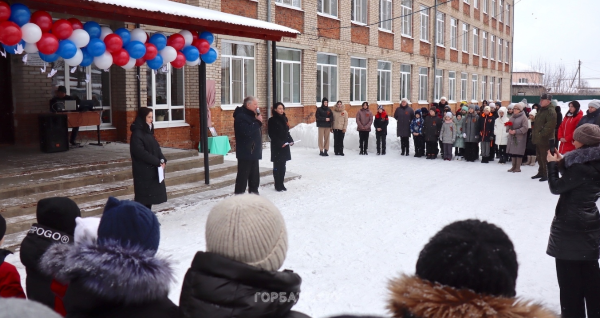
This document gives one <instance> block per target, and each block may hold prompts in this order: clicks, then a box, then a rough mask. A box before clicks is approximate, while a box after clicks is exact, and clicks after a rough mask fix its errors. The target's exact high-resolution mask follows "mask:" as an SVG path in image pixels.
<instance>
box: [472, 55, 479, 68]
mask: <svg viewBox="0 0 600 318" xmlns="http://www.w3.org/2000/svg"><path fill="white" fill-rule="evenodd" d="M479 60H480V58H479V56H476V55H475V56H473V65H474V66H479Z"/></svg>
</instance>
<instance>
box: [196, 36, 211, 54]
mask: <svg viewBox="0 0 600 318" xmlns="http://www.w3.org/2000/svg"><path fill="white" fill-rule="evenodd" d="M192 45H193V46H195V47H196V48H197V49H198V51H200V54H206V53H207V52H208V51H209V50H210V43H208V41H206V40H205V39H196V40H194V42H192Z"/></svg>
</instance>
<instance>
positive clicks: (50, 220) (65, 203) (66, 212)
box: [36, 197, 81, 236]
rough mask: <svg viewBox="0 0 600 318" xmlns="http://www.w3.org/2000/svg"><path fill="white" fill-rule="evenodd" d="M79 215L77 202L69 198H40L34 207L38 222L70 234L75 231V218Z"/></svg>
mask: <svg viewBox="0 0 600 318" xmlns="http://www.w3.org/2000/svg"><path fill="white" fill-rule="evenodd" d="M79 216H81V210H79V207H78V206H77V203H75V202H74V201H73V200H71V199H69V198H63V197H55V198H46V199H41V200H40V201H38V204H37V208H36V218H37V223H38V224H40V225H43V226H47V227H50V228H52V229H54V230H58V231H61V232H63V233H65V234H69V235H71V236H72V235H73V233H74V232H75V218H77V217H79Z"/></svg>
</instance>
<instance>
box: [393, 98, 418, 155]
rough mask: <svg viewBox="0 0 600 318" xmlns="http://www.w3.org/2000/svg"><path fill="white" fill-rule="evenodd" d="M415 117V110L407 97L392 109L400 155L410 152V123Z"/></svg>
mask: <svg viewBox="0 0 600 318" xmlns="http://www.w3.org/2000/svg"><path fill="white" fill-rule="evenodd" d="M414 118H415V112H414V111H413V109H412V107H410V104H409V102H408V99H406V98H403V99H402V101H401V102H400V106H399V107H398V108H396V111H394V119H396V125H397V126H396V127H397V128H396V137H398V138H400V148H401V150H402V153H401V155H402V156H408V155H409V154H410V140H409V139H410V136H411V132H410V125H411V122H412V120H413V119H414Z"/></svg>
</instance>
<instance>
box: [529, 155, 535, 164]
mask: <svg viewBox="0 0 600 318" xmlns="http://www.w3.org/2000/svg"><path fill="white" fill-rule="evenodd" d="M530 157H531V161H530V162H529V165H530V166H535V159H536V158H535V156H530Z"/></svg>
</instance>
